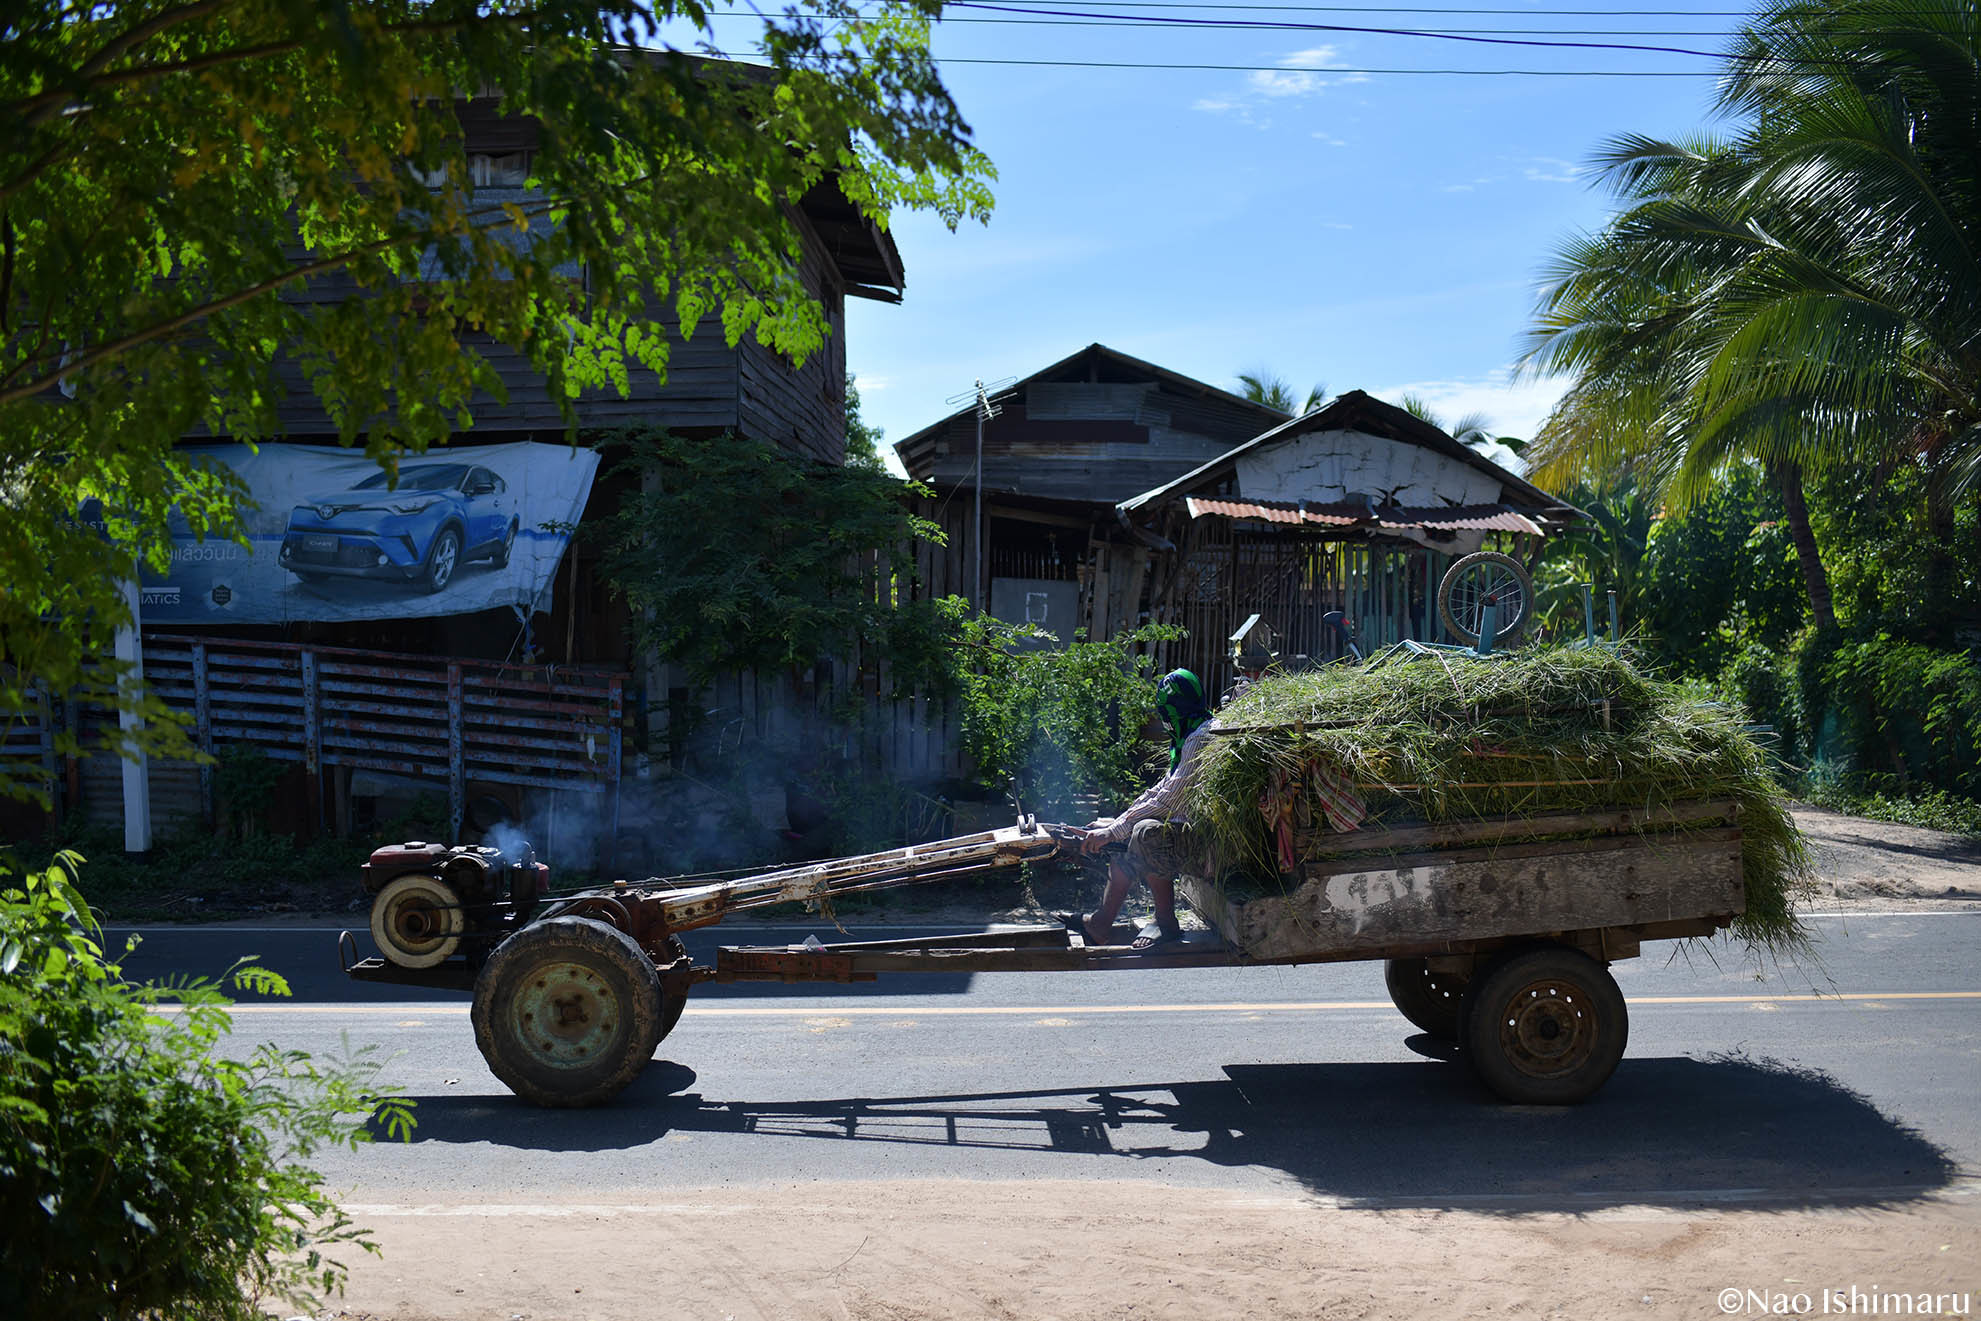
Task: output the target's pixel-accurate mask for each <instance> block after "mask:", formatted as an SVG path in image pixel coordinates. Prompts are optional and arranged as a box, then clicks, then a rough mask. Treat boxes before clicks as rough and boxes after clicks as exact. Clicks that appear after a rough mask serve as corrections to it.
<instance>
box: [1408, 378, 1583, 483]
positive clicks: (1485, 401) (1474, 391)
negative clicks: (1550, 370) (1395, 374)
mask: <svg viewBox="0 0 1981 1321" xmlns="http://www.w3.org/2000/svg"><path fill="white" fill-rule="evenodd" d="M1567 389H1568V381H1567V379H1566V378H1565V377H1543V378H1539V379H1534V378H1527V377H1523V378H1521V379H1519V380H1515V379H1513V373H1512V370H1511V369H1510V368H1504V367H1503V368H1501V369H1500V370H1499V371H1496V372H1493V373H1492V374H1491V375H1489V376H1485V377H1473V378H1460V379H1457V380H1443V381H1404V382H1401V383H1399V384H1397V385H1391V386H1387V387H1385V388H1383V389H1381V390H1374V391H1371V393H1372V394H1374V395H1375V396H1376V397H1377V398H1378V399H1383V400H1387V401H1388V402H1390V403H1395V402H1396V401H1397V400H1398V399H1399V398H1401V397H1402V396H1403V395H1406V394H1414V395H1416V396H1417V397H1418V398H1419V399H1422V400H1423V401H1424V402H1425V403H1426V404H1428V405H1429V406H1430V408H1431V411H1432V412H1434V413H1436V414H1437V415H1438V416H1439V417H1441V418H1443V419H1444V420H1445V421H1447V422H1456V421H1457V420H1458V419H1459V418H1461V417H1464V416H1465V415H1466V414H1468V413H1476V414H1479V415H1481V416H1483V417H1484V418H1485V419H1486V427H1487V429H1488V430H1489V431H1491V432H1492V433H1493V434H1494V435H1498V436H1518V437H1519V438H1520V439H1522V440H1531V439H1533V437H1534V433H1535V432H1537V431H1539V430H1540V429H1541V423H1543V422H1544V421H1546V420H1547V416H1548V414H1549V413H1550V412H1552V411H1553V410H1554V406H1555V403H1556V402H1557V401H1558V400H1559V399H1560V398H1561V396H1562V395H1563V393H1565V392H1566V391H1567ZM1494 458H1495V460H1496V461H1497V462H1501V463H1504V462H1505V461H1506V456H1504V455H1498V454H1496V455H1495V456H1494Z"/></svg>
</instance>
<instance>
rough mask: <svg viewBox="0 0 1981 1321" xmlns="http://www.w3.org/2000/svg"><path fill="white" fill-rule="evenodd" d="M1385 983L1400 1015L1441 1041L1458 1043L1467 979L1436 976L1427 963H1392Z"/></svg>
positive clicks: (1387, 967) (1388, 964) (1386, 965)
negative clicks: (1460, 1013)
mask: <svg viewBox="0 0 1981 1321" xmlns="http://www.w3.org/2000/svg"><path fill="white" fill-rule="evenodd" d="M1383 982H1384V984H1385V985H1387V986H1388V987H1389V998H1390V1003H1392V1004H1394V1005H1395V1006H1396V1009H1397V1012H1398V1013H1400V1014H1402V1015H1403V1016H1404V1017H1405V1018H1407V1019H1409V1020H1410V1021H1411V1022H1412V1023H1414V1024H1416V1025H1417V1026H1418V1027H1420V1028H1422V1029H1423V1030H1424V1031H1426V1032H1428V1033H1430V1034H1431V1035H1432V1036H1434V1037H1436V1038H1437V1039H1438V1040H1439V1041H1456V1040H1458V1023H1459V1014H1458V1011H1459V1006H1460V1004H1461V1003H1462V1002H1463V1001H1464V998H1465V979H1464V978H1463V977H1452V976H1448V975H1447V974H1445V973H1441V972H1432V971H1431V969H1430V965H1429V964H1427V963H1426V962H1425V961H1424V960H1423V959H1390V960H1388V961H1387V962H1386V963H1384V965H1383Z"/></svg>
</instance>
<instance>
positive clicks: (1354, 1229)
mask: <svg viewBox="0 0 1981 1321" xmlns="http://www.w3.org/2000/svg"><path fill="white" fill-rule="evenodd" d="M520 1200H522V1199H519V1201H520ZM602 1201H604V1199H602ZM1977 1203H1981V1196H1974V1195H1960V1194H1954V1195H1950V1196H1942V1197H1936V1198H1930V1199H1923V1200H1920V1201H1916V1202H1912V1203H1907V1204H1903V1205H1899V1206H1896V1207H1890V1208H1883V1209H1861V1208H1853V1209H1835V1208H1821V1209H1813V1210H1812V1209H1797V1210H1735V1209H1712V1208H1703V1209H1696V1210H1666V1209H1657V1208H1643V1207H1622V1208H1615V1209H1608V1210H1598V1211H1591V1212H1588V1213H1585V1214H1581V1215H1565V1214H1558V1213H1549V1214H1495V1213H1492V1212H1474V1211H1427V1210H1415V1209H1399V1210H1369V1209H1360V1208H1346V1207H1342V1206H1339V1205H1333V1204H1328V1203H1323V1202H1317V1201H1314V1200H1311V1199H1303V1198H1298V1197H1292V1196H1288V1197H1259V1196H1256V1195H1251V1196H1248V1195H1243V1194H1237V1193H1224V1192H1207V1191H1204V1190H1201V1189H1183V1188H1168V1187H1164V1186H1161V1185H1156V1184H1146V1183H1129V1182H1093V1183H1074V1182H1040V1183H1022V1184H1021V1183H992V1182H969V1183H961V1182H935V1181H931V1182H918V1183H864V1184H807V1185H801V1186H795V1187H785V1188H776V1187H771V1188H735V1189H731V1188H717V1189H706V1188H704V1189H686V1188H681V1189H654V1190H653V1192H652V1194H651V1196H650V1198H647V1199H642V1200H639V1201H633V1200H632V1199H620V1200H616V1201H612V1202H609V1203H606V1204H596V1203H594V1204H580V1203H571V1204H560V1205H551V1206H544V1207H532V1206H523V1207H514V1208H506V1209H503V1210H502V1211H501V1213H498V1214H491V1213H490V1212H489V1210H487V1209H478V1208H460V1207H453V1206H449V1205H446V1204H437V1205H431V1206H426V1207H422V1208H415V1207H414V1206H412V1205H410V1204H409V1205H405V1206H399V1207H394V1208H386V1207H372V1208H354V1209H355V1210H356V1211H357V1214H358V1218H359V1220H360V1222H361V1223H364V1224H368V1225H371V1226H373V1227H374V1229H375V1231H376V1233H377V1236H378V1239H379V1242H380V1243H381V1244H382V1246H383V1248H384V1256H383V1258H382V1259H379V1258H365V1259H362V1260H360V1261H358V1262H356V1263H354V1264H353V1267H352V1274H351V1285H350V1289H349V1293H348V1296H347V1297H346V1298H345V1299H344V1300H342V1302H341V1303H340V1304H339V1306H338V1307H335V1308H332V1309H331V1312H330V1314H331V1315H340V1314H341V1315H342V1316H345V1317H348V1318H366V1319H375V1321H470V1319H471V1318H472V1321H487V1319H489V1318H493V1319H494V1321H513V1319H514V1318H522V1319H523V1321H622V1319H623V1321H649V1319H650V1318H653V1317H660V1316H680V1317H693V1318H698V1319H701V1321H784V1319H786V1318H789V1319H790V1321H812V1319H813V1318H818V1319H820V1321H827V1319H830V1321H846V1319H847V1318H862V1319H864V1318H879V1319H885V1321H934V1319H935V1318H951V1317H972V1318H974V1317H996V1318H1026V1319H1027V1321H1033V1319H1039V1321H1049V1319H1053V1318H1068V1319H1069V1321H1072V1319H1074V1318H1077V1319H1079V1321H1093V1319H1095V1318H1119V1319H1120V1321H1152V1319H1153V1321H1198V1318H1227V1317H1230V1318H1238V1317H1246V1318H1258V1319H1260V1321H1278V1319H1279V1318H1286V1319H1287V1321H1292V1319H1294V1318H1302V1319H1305V1318H1314V1317H1328V1318H1368V1319H1371V1321H1373V1319H1375V1318H1397V1319H1398V1321H1403V1319H1405V1318H1410V1319H1412V1321H1417V1319H1420V1318H1426V1317H1476V1316H1486V1315H1493V1316H1517V1317H1564V1318H1575V1319H1576V1321H1585V1319H1587V1318H1609V1317H1633V1318H1635V1317H1643V1318H1681V1317H1682V1318H1688V1319H1689V1321H1697V1319H1698V1318H1705V1317H1714V1316H1721V1315H1727V1314H1728V1313H1726V1312H1724V1311H1722V1308H1721V1305H1720V1298H1719V1294H1720V1291H1721V1290H1723V1289H1729V1288H1731V1289H1735V1290H1747V1289H1754V1290H1758V1291H1762V1292H1763V1293H1767V1294H1773V1293H1783V1294H1787V1295H1789V1296H1791V1297H1792V1296H1793V1295H1795V1294H1806V1295H1807V1296H1808V1298H1809V1300H1810V1302H1811V1306H1812V1310H1813V1313H1814V1314H1817V1315H1822V1314H1824V1313H1823V1312H1822V1310H1821V1309H1822V1307H1823V1301H1822V1294H1823V1293H1824V1292H1825V1291H1833V1290H1844V1291H1846V1293H1845V1295H1844V1296H1845V1298H1848V1293H1847V1291H1848V1290H1849V1289H1850V1288H1852V1287H1853V1286H1854V1287H1856V1288H1858V1289H1859V1290H1860V1291H1864V1293H1866V1294H1867V1295H1868V1294H1871V1293H1874V1292H1882V1293H1893V1292H1900V1291H1903V1292H1904V1293H1906V1294H1908V1295H1914V1296H1916V1295H1918V1294H1920V1293H1928V1294H1938V1295H1942V1297H1943V1298H1944V1296H1945V1295H1949V1294H1965V1295H1966V1297H1967V1298H1968V1299H1969V1302H1968V1307H1969V1309H1970V1310H1969V1313H1968V1314H1969V1315H1972V1314H1973V1311H1972V1309H1973V1308H1974V1307H1975V1306H1976V1305H1977V1304H1981V1297H1977V1295H1981V1205H1977ZM1732 1314H1735V1315H1741V1314H1746V1315H1758V1314H1761V1313H1759V1312H1758V1311H1752V1310H1745V1311H1743V1310H1736V1311H1735V1312H1734V1313H1732ZM1828 1314H1829V1315H1847V1314H1848V1313H1847V1312H1841V1311H1839V1310H1838V1308H1837V1305H1836V1304H1835V1302H1834V1301H1833V1302H1832V1304H1831V1311H1830V1312H1829V1313H1828ZM1954 1314H1958V1313H1957V1312H1955V1313H1954Z"/></svg>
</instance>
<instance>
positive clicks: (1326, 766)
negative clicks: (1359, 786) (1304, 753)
mask: <svg viewBox="0 0 1981 1321" xmlns="http://www.w3.org/2000/svg"><path fill="white" fill-rule="evenodd" d="M1316 808H1318V809H1319V811H1320V814H1321V816H1322V818H1323V819H1324V820H1326V822H1327V824H1328V829H1330V830H1333V831H1336V832H1337V833H1345V832H1347V831H1350V830H1354V829H1356V828H1358V827H1359V826H1360V825H1361V824H1362V822H1363V820H1364V819H1365V818H1367V816H1368V815H1369V807H1368V804H1367V803H1365V802H1363V801H1362V795H1360V794H1358V793H1356V792H1355V782H1354V781H1353V780H1351V779H1350V778H1349V777H1348V774H1347V772H1345V771H1343V770H1342V769H1341V768H1340V767H1338V766H1336V765H1334V764H1333V763H1332V762H1328V761H1324V760H1322V759H1320V758H1316V759H1314V760H1312V761H1310V762H1308V763H1307V764H1306V765H1304V766H1302V767H1301V768H1300V770H1299V771H1298V772H1289V771H1287V770H1286V769H1284V768H1283V767H1282V768H1279V769H1275V770H1274V771H1273V774H1272V780H1271V782H1270V783H1269V784H1268V785H1267V786H1266V792H1265V796H1264V797H1263V798H1261V799H1260V800H1259V814H1260V815H1261V816H1263V817H1265V819H1266V829H1267V830H1269V831H1270V832H1271V833H1272V837H1273V853H1274V855H1275V856H1276V857H1277V858H1278V860H1279V866H1280V870H1282V871H1291V870H1292V869H1293V867H1294V865H1295V864H1296V863H1297V862H1298V861H1299V858H1298V857H1297V855H1296V854H1295V851H1294V847H1293V840H1294V833H1295V831H1297V830H1298V829H1299V828H1300V827H1302V826H1309V825H1312V824H1313V820H1314V812H1315V809H1316Z"/></svg>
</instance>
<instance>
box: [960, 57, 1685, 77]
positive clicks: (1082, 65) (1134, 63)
mask: <svg viewBox="0 0 1981 1321" xmlns="http://www.w3.org/2000/svg"><path fill="white" fill-rule="evenodd" d="M930 58H931V59H933V60H934V61H935V62H936V63H937V64H1004V65H1016V66H1020V67H1025V68H1047V69H1177V70H1208V71H1210V72H1214V73H1224V72H1229V73H1315V74H1322V73H1325V74H1333V75H1345V74H1368V75H1375V74H1384V75H1389V74H1405V75H1409V74H1435V75H1440V76H1450V77H1459V78H1717V77H1719V76H1720V74H1719V71H1718V70H1717V69H1690V70H1686V69H1672V70H1652V69H1350V68H1336V67H1334V66H1332V65H1329V66H1326V67H1321V66H1317V65H1285V64H1171V63H1166V62H1163V61H1157V60H1146V61H1144V60H994V59H973V58H966V57H959V56H950V55H936V56H931V57H930Z"/></svg>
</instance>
